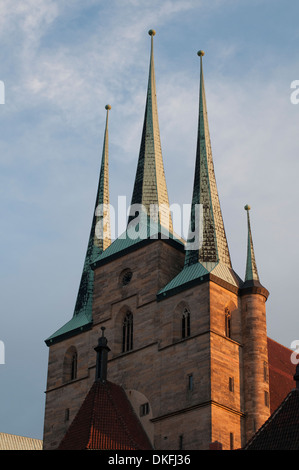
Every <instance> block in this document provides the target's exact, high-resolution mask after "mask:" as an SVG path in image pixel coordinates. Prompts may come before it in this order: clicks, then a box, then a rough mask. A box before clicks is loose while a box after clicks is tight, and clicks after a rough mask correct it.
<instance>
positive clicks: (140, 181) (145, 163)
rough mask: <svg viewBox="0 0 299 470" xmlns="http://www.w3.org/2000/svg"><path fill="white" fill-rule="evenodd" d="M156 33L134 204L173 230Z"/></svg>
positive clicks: (152, 44) (152, 33)
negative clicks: (159, 104)
mask: <svg viewBox="0 0 299 470" xmlns="http://www.w3.org/2000/svg"><path fill="white" fill-rule="evenodd" d="M155 34H156V32H155V31H154V30H152V29H151V30H150V31H149V35H150V36H151V55H150V67H149V78H148V88H147V98H146V108H145V115H144V123H143V131H142V139H141V145H140V152H139V159H138V165H137V171H136V177H135V184H134V189H133V195H132V201H131V205H133V204H140V205H141V204H142V205H143V206H144V207H145V209H146V212H147V215H148V216H150V215H151V216H152V219H153V220H155V222H158V223H160V224H161V225H162V226H163V227H165V228H166V229H167V230H169V231H170V232H172V220H171V215H170V209H169V201H168V193H167V187H166V181H165V174H164V166H163V158H162V150H161V141H160V131H159V121H158V108H157V96H156V81H155V67H154V41H153V38H154V35H155ZM158 208H159V212H158V211H157V209H158ZM151 209H152V211H151ZM133 218H134V215H133V214H131V216H130V217H129V222H130V221H131V220H132V219H133Z"/></svg>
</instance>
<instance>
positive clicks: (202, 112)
mask: <svg viewBox="0 0 299 470" xmlns="http://www.w3.org/2000/svg"><path fill="white" fill-rule="evenodd" d="M198 55H199V57H200V89H199V117H198V137H197V152H196V163H195V175H194V186H193V196H192V206H191V220H190V235H189V241H190V236H191V234H195V233H197V236H198V234H199V232H200V231H201V233H202V235H201V237H199V240H198V241H199V243H198V244H197V248H196V249H194V248H193V249H188V247H187V250H186V259H185V265H187V266H189V265H192V264H194V263H197V262H200V263H202V264H204V266H206V267H207V266H212V265H213V264H215V263H218V262H219V263H221V264H224V265H226V266H228V267H229V268H231V260H230V254H229V249H228V244H227V239H226V234H225V229H224V224H223V219H222V213H221V208H220V202H219V196H218V191H217V185H216V178H215V172H214V163H213V157H212V150H211V141H210V132H209V124H208V114H207V104H206V95H205V86H204V77H203V66H202V57H203V55H204V52H203V51H199V52H198ZM199 208H200V209H201V212H199ZM199 214H201V217H199ZM211 263H212V264H211ZM207 269H209V268H207Z"/></svg>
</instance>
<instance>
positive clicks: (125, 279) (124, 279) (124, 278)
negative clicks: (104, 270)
mask: <svg viewBox="0 0 299 470" xmlns="http://www.w3.org/2000/svg"><path fill="white" fill-rule="evenodd" d="M132 276H133V273H132V271H131V270H130V269H126V270H125V271H123V272H122V274H121V276H120V282H121V285H122V286H127V285H128V284H129V283H130V281H131V279H132Z"/></svg>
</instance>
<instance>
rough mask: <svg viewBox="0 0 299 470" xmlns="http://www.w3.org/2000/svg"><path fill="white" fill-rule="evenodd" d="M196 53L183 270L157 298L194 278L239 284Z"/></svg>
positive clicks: (161, 297)
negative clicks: (193, 154)
mask: <svg viewBox="0 0 299 470" xmlns="http://www.w3.org/2000/svg"><path fill="white" fill-rule="evenodd" d="M197 54H198V55H199V57H200V87H199V116H198V132H197V150H196V160H195V173H194V185H193V194H192V204H191V216H190V228H189V235H188V240H187V243H186V245H185V250H186V252H185V263H184V268H183V270H182V271H181V272H180V273H179V274H178V275H177V276H175V277H174V278H173V279H172V280H171V281H170V282H169V283H168V284H167V285H166V286H165V287H164V288H163V289H161V290H160V291H159V292H158V294H157V298H158V300H162V299H164V298H165V297H166V296H169V295H174V294H176V293H177V292H178V291H181V290H183V289H187V288H188V287H191V286H193V285H194V284H196V283H198V282H204V281H205V280H208V279H211V278H213V279H215V278H217V279H220V280H221V281H225V282H226V283H228V284H230V285H232V286H233V287H234V288H238V287H239V286H241V285H242V284H243V282H242V280H241V279H240V277H239V276H238V275H237V274H236V273H235V271H234V270H233V269H232V264H231V259H230V254H229V249H228V243H227V239H226V234H225V229H224V223H223V218H222V213H221V208H220V201H219V196H218V190H217V185H216V178H215V171H214V163H213V157H212V150H211V141H210V132H209V124H208V113H207V103H206V94H205V86H204V76H203V66H202V57H203V55H204V52H203V51H199V52H198V53H197Z"/></svg>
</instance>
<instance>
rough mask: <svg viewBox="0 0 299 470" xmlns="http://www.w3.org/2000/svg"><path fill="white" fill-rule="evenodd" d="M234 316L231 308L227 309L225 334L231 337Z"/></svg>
mask: <svg viewBox="0 0 299 470" xmlns="http://www.w3.org/2000/svg"><path fill="white" fill-rule="evenodd" d="M231 327H232V317H231V313H230V310H229V309H228V308H226V309H225V336H226V337H227V338H231Z"/></svg>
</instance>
